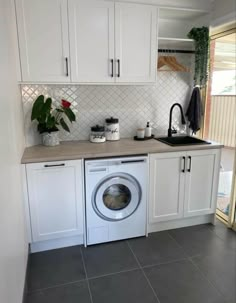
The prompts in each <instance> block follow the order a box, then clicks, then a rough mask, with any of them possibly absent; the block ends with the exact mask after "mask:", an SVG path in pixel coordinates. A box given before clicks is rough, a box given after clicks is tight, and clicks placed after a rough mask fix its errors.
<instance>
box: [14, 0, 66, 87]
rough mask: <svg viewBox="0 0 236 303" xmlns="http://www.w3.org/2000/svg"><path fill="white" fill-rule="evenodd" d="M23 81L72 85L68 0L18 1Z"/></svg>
mask: <svg viewBox="0 0 236 303" xmlns="http://www.w3.org/2000/svg"><path fill="white" fill-rule="evenodd" d="M15 1H16V11H17V24H18V36H19V48H20V58H21V69H22V81H25V82H26V81H31V82H70V70H69V65H70V64H69V40H68V17H67V0H15Z"/></svg>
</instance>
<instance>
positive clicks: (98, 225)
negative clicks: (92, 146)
mask: <svg viewBox="0 0 236 303" xmlns="http://www.w3.org/2000/svg"><path fill="white" fill-rule="evenodd" d="M147 179H148V158H147V156H138V157H125V158H110V159H100V160H87V161H85V193H86V239H87V241H86V243H87V244H88V245H91V244H96V243H102V242H109V241H116V240H121V239H127V238H134V237H140V236H145V235H146V217H147V216H146V214H147V210H146V209H147V184H148V183H147Z"/></svg>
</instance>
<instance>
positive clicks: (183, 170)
mask: <svg viewBox="0 0 236 303" xmlns="http://www.w3.org/2000/svg"><path fill="white" fill-rule="evenodd" d="M182 159H183V161H184V167H183V169H182V173H185V157H183V158H182Z"/></svg>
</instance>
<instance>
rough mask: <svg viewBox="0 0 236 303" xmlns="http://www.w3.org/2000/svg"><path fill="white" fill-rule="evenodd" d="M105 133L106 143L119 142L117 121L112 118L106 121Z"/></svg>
mask: <svg viewBox="0 0 236 303" xmlns="http://www.w3.org/2000/svg"><path fill="white" fill-rule="evenodd" d="M105 132H106V139H107V140H108V141H117V140H120V126H119V119H117V118H113V117H111V118H109V119H106V125H105Z"/></svg>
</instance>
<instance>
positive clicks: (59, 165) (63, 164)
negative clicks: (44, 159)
mask: <svg viewBox="0 0 236 303" xmlns="http://www.w3.org/2000/svg"><path fill="white" fill-rule="evenodd" d="M62 166H65V163H62V164H50V165H49V164H45V165H44V167H46V168H49V167H62Z"/></svg>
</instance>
